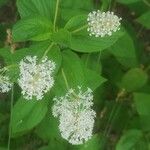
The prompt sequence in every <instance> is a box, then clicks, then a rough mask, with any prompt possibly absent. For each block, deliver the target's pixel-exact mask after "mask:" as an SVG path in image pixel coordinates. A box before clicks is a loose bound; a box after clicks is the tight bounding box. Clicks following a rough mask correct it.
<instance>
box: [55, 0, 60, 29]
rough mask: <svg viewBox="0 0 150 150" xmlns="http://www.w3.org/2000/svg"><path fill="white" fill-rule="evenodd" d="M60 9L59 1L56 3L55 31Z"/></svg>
mask: <svg viewBox="0 0 150 150" xmlns="http://www.w3.org/2000/svg"><path fill="white" fill-rule="evenodd" d="M58 8H59V0H57V1H56V9H55V16H54V31H55V30H56V21H57V16H58Z"/></svg>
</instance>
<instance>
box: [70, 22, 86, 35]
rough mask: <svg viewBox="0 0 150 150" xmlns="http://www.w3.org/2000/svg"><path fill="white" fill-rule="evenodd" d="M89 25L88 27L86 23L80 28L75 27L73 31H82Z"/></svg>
mask: <svg viewBox="0 0 150 150" xmlns="http://www.w3.org/2000/svg"><path fill="white" fill-rule="evenodd" d="M87 27H88V25H87V24H86V25H84V26H82V27H80V28H78V29H75V30H74V31H72V33H77V32H79V31H82V30H84V29H86V28H87Z"/></svg>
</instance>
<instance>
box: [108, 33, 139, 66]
mask: <svg viewBox="0 0 150 150" xmlns="http://www.w3.org/2000/svg"><path fill="white" fill-rule="evenodd" d="M110 52H111V53H112V54H113V55H114V56H115V57H116V59H117V60H118V61H119V62H120V63H121V64H122V65H123V66H125V67H127V68H129V67H137V66H138V60H137V49H136V47H135V45H134V41H133V39H132V37H131V36H130V35H129V33H128V32H127V31H126V32H125V34H124V35H123V36H122V37H121V38H120V39H119V40H118V41H117V42H116V43H115V44H114V45H113V46H112V47H111V48H110Z"/></svg>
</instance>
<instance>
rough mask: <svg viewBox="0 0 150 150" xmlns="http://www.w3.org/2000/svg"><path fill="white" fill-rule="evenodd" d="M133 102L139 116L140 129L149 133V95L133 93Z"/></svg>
mask: <svg viewBox="0 0 150 150" xmlns="http://www.w3.org/2000/svg"><path fill="white" fill-rule="evenodd" d="M134 102H135V107H136V109H137V112H138V114H139V115H140V122H141V127H142V129H143V130H144V131H150V109H149V108H150V94H145V93H134Z"/></svg>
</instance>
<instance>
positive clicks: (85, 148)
mask: <svg viewBox="0 0 150 150" xmlns="http://www.w3.org/2000/svg"><path fill="white" fill-rule="evenodd" d="M103 142H104V139H103V138H102V137H101V136H99V135H98V134H95V135H93V137H92V138H91V139H90V140H88V141H87V142H86V143H85V144H82V145H81V146H80V147H79V150H99V149H103V148H102V146H103Z"/></svg>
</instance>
